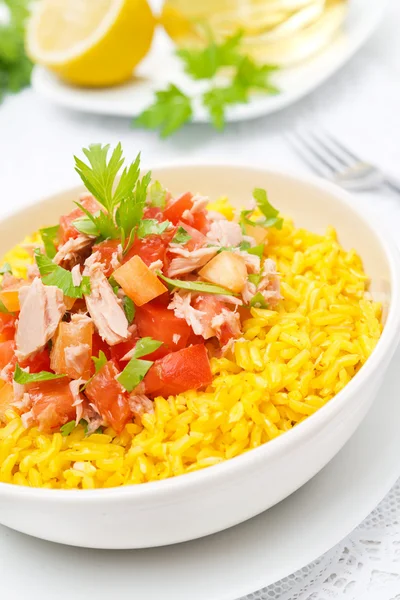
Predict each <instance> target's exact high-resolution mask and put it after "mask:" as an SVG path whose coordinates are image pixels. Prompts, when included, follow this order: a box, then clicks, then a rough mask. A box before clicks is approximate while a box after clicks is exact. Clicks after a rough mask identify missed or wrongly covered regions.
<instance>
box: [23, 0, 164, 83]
mask: <svg viewBox="0 0 400 600" xmlns="http://www.w3.org/2000/svg"><path fill="white" fill-rule="evenodd" d="M155 22H156V21H155V18H154V16H153V14H152V12H151V9H150V7H149V5H148V3H147V0H42V2H40V3H38V5H37V10H36V11H35V13H34V14H33V15H32V18H31V20H30V22H29V24H28V30H27V52H28V54H29V55H30V57H31V58H32V60H33V61H34V62H36V63H39V64H41V65H44V66H45V67H47V68H48V69H50V70H51V71H54V72H55V73H57V74H58V75H59V76H60V77H61V78H63V79H65V80H66V81H68V82H70V83H73V84H76V85H84V86H93V87H99V86H107V85H115V84H118V83H122V82H123V81H126V80H128V79H129V78H130V77H131V75H132V71H133V69H134V68H135V67H136V65H137V64H138V63H139V62H140V61H141V60H142V58H143V57H144V56H145V55H146V54H147V52H148V51H149V49H150V46H151V42H152V39H153V33H154V28H155Z"/></svg>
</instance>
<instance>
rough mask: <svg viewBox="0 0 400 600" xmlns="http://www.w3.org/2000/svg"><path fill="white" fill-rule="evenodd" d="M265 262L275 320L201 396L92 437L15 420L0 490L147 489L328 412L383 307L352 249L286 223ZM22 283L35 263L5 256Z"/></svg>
mask: <svg viewBox="0 0 400 600" xmlns="http://www.w3.org/2000/svg"><path fill="white" fill-rule="evenodd" d="M269 240H270V241H269V244H268V256H269V257H270V258H272V259H273V260H275V261H276V263H277V267H278V271H279V273H280V274H281V281H282V284H281V290H282V295H283V297H284V300H282V301H281V302H280V304H279V306H278V308H277V310H265V309H256V308H253V309H252V310H251V315H252V316H251V318H249V319H247V320H245V321H244V325H243V329H244V338H243V339H242V340H240V341H238V342H237V343H236V344H235V346H234V350H233V354H231V355H229V356H227V357H225V358H221V359H216V358H213V359H212V361H211V364H212V371H213V374H214V381H213V383H212V385H211V386H210V387H209V388H208V389H207V391H205V392H194V391H192V392H187V393H185V394H181V395H179V396H177V397H170V398H167V399H166V398H156V399H155V403H154V404H155V412H154V414H146V415H145V416H144V417H143V418H142V419H141V420H140V419H136V421H135V422H134V423H132V424H129V425H127V426H126V428H125V430H124V431H123V433H122V434H121V435H116V434H115V432H114V431H113V430H112V429H110V428H108V429H105V430H104V432H103V433H102V434H98V433H97V434H92V435H90V436H88V437H85V434H84V430H83V427H81V426H78V427H77V428H76V429H75V430H74V431H73V432H72V433H71V434H70V435H69V436H67V437H63V436H62V435H61V434H60V433H55V434H53V435H46V434H43V433H40V432H39V431H38V430H37V428H35V427H33V428H30V429H28V430H26V429H24V427H23V425H22V423H21V419H20V417H19V416H18V415H17V413H14V412H13V411H8V412H7V414H6V418H7V421H8V422H7V424H6V425H0V481H2V482H8V483H15V484H19V485H28V486H35V487H44V488H83V489H90V488H98V487H113V486H120V485H129V484H137V483H144V482H147V481H154V480H159V479H165V478H167V477H172V476H175V475H181V474H183V473H189V472H192V471H196V470H197V469H202V468H204V467H208V466H211V465H215V464H217V463H220V462H222V461H225V460H227V459H230V458H232V457H234V456H237V455H239V454H242V453H243V452H246V451H248V450H250V449H252V448H256V447H257V446H260V445H261V444H265V443H266V442H268V441H270V440H272V439H274V438H275V437H277V436H279V435H281V434H282V433H285V432H286V431H288V430H290V429H291V428H292V427H294V426H295V425H297V424H298V423H301V421H303V420H304V419H307V418H308V417H309V416H310V415H312V414H313V413H314V412H315V411H317V410H318V409H319V408H321V407H322V406H324V404H326V403H327V402H328V401H329V400H330V399H331V398H332V397H333V396H334V395H335V394H337V393H338V392H339V391H340V390H341V389H342V388H343V387H344V386H345V385H346V384H347V383H348V382H349V381H350V379H351V378H352V377H353V376H354V375H355V374H356V373H357V371H358V370H359V369H360V368H361V366H362V365H363V364H364V362H365V361H366V360H367V358H368V357H369V355H370V354H371V352H372V351H373V349H374V347H375V345H376V343H377V341H378V339H379V336H380V335H381V331H382V326H381V323H380V316H381V307H380V305H379V304H378V303H375V302H372V301H371V300H370V299H368V297H367V296H368V294H367V295H366V293H365V292H366V290H367V288H368V278H367V276H366V275H365V273H364V271H363V267H362V263H361V260H360V258H359V257H358V255H357V254H356V252H355V251H354V250H350V251H349V252H346V251H345V250H344V249H343V248H342V247H341V246H340V244H339V243H338V241H337V238H336V233H335V231H334V230H333V229H332V228H329V229H328V230H327V232H326V234H325V235H323V236H321V235H316V234H313V233H310V232H308V231H305V230H297V229H295V227H294V225H293V223H292V222H291V221H289V220H285V223H284V226H283V228H282V230H281V231H277V230H271V231H270V237H269ZM5 258H6V260H8V262H10V263H11V264H12V265H13V266H14V268H15V274H23V272H24V268H25V265H26V264H27V262H29V255H28V254H27V253H26V252H24V251H23V250H21V248H16V249H14V250H13V251H11V252H10V253H8V255H7V257H5Z"/></svg>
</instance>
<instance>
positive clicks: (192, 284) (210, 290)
mask: <svg viewBox="0 0 400 600" xmlns="http://www.w3.org/2000/svg"><path fill="white" fill-rule="evenodd" d="M157 275H158V277H159V278H160V279H162V280H163V281H165V282H166V283H167V284H168V285H169V286H170V288H171V289H173V288H179V289H181V290H189V291H190V292H202V293H203V294H222V295H224V296H236V295H237V294H234V293H233V292H231V291H229V290H227V289H225V288H223V287H221V286H220V285H215V284H214V283H207V282H206V281H181V280H180V279H170V278H169V277H165V275H163V274H162V273H161V271H158V272H157Z"/></svg>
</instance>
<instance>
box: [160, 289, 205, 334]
mask: <svg viewBox="0 0 400 600" xmlns="http://www.w3.org/2000/svg"><path fill="white" fill-rule="evenodd" d="M191 299H192V295H191V294H190V293H184V292H181V293H179V292H175V294H174V297H173V299H172V302H170V304H169V305H168V308H169V309H171V310H173V311H174V313H175V316H176V317H178V319H185V321H186V323H187V324H188V325H190V327H191V328H192V329H193V331H194V333H195V334H196V335H202V336H203V337H204V339H208V338H209V337H212V336H213V335H214V332H213V330H212V329H211V328H210V327H209V325H207V324H206V323H204V317H205V316H206V313H205V312H203V311H201V310H198V309H196V308H193V306H191V304H190V302H191Z"/></svg>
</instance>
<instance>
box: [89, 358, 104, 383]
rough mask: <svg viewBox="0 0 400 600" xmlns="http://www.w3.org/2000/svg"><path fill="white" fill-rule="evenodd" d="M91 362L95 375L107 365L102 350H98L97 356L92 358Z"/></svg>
mask: <svg viewBox="0 0 400 600" xmlns="http://www.w3.org/2000/svg"><path fill="white" fill-rule="evenodd" d="M92 361H93V363H94V371H95V373H96V374H97V373H98V372H99V371H100V369H102V368H103V367H104V365H105V364H106V363H107V356H106V355H105V354H104V352H103V350H100V352H99V356H92ZM86 385H87V384H86Z"/></svg>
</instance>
